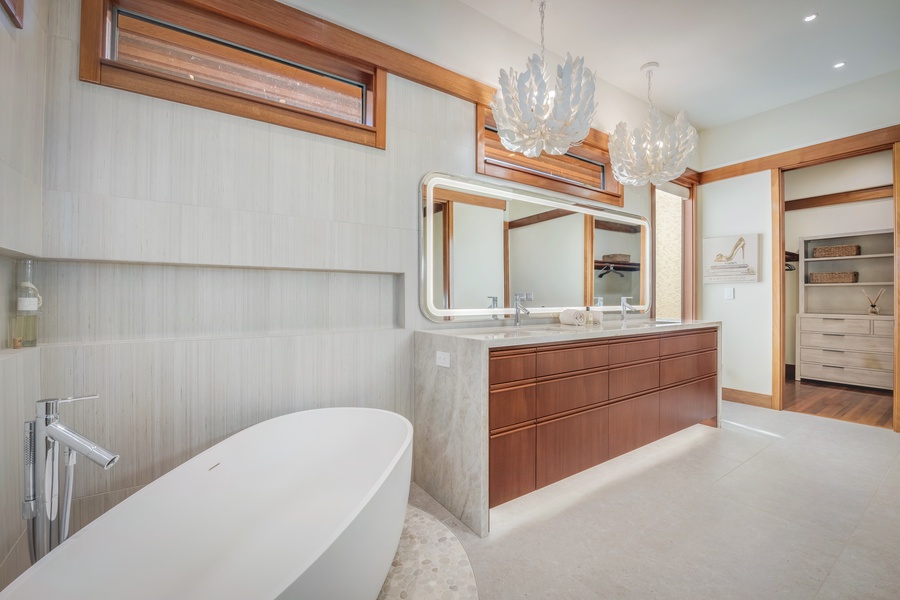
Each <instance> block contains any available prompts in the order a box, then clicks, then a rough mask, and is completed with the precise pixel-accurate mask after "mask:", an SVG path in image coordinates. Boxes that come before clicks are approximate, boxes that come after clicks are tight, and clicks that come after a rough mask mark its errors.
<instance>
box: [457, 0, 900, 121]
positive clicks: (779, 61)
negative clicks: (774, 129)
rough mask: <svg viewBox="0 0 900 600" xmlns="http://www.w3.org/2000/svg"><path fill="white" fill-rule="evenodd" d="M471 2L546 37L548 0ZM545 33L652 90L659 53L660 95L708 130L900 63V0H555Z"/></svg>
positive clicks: (551, 44) (557, 49) (601, 71)
mask: <svg viewBox="0 0 900 600" xmlns="http://www.w3.org/2000/svg"><path fill="white" fill-rule="evenodd" d="M460 1H461V2H463V3H464V4H467V5H468V6H470V7H471V8H473V9H475V10H477V11H478V12H480V13H483V14H484V15H485V16H487V17H489V18H490V19H493V20H495V21H497V22H499V23H502V24H503V25H505V26H506V27H508V28H509V29H511V30H513V31H515V32H516V33H519V34H520V35H522V36H524V37H526V38H528V39H530V40H533V41H534V42H536V43H539V42H540V14H539V12H538V6H539V2H538V1H537V0H460ZM811 13H818V15H819V16H818V18H817V19H815V20H814V21H812V22H810V23H805V22H804V21H803V18H804V17H805V16H806V15H808V14H811ZM545 37H546V47H547V49H548V50H550V51H552V52H554V53H556V54H558V55H561V56H565V54H566V52H570V53H571V54H573V55H576V56H584V57H585V64H586V66H588V67H589V68H590V69H592V70H593V71H595V72H596V74H597V76H598V77H600V78H601V79H605V80H606V81H608V82H609V83H611V84H613V85H614V86H616V87H618V88H621V89H623V90H625V91H627V92H629V93H631V94H633V95H634V96H637V97H639V98H641V99H646V96H647V80H646V77H644V76H643V75H642V74H641V72H640V67H641V65H642V64H644V63H646V62H648V61H657V62H659V63H660V68H659V69H658V70H657V71H656V73H655V75H654V76H653V103H654V105H656V106H657V107H659V108H660V109H662V110H663V111H664V112H666V113H669V114H671V115H674V114H676V113H677V112H678V111H680V110H686V111H688V116H689V118H690V120H691V123H692V124H693V125H694V126H695V127H697V128H698V129H706V128H710V127H715V126H718V125H722V124H725V123H730V122H732V121H736V120H739V119H742V118H745V117H749V116H751V115H754V114H757V113H761V112H765V111H767V110H771V109H773V108H777V107H779V106H784V105H786V104H790V103H792V102H796V101H799V100H803V99H804V98H809V97H811V96H815V95H818V94H822V93H825V92H828V91H830V90H833V89H836V88H840V87H843V86H846V85H850V84H853V83H856V82H859V81H863V80H865V79H869V78H872V77H876V76H878V75H882V74H884V73H889V72H891V71H895V70H898V69H900V0H743V1H739V0H549V2H548V4H547V9H546V19H545ZM525 58H526V57H525V56H523V57H522V64H521V65H512V66H513V68H515V69H516V70H521V69H522V68H524V66H525ZM838 61H844V62H846V63H847V64H846V66H845V67H843V68H842V69H835V68H833V65H834V64H835V63H836V62H838ZM507 66H508V65H507ZM498 68H499V67H498ZM898 102H900V99H898Z"/></svg>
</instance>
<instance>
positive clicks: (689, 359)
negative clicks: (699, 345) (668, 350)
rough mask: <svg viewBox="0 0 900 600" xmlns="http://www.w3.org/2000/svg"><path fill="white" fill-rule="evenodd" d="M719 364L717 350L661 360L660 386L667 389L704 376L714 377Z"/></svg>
mask: <svg viewBox="0 0 900 600" xmlns="http://www.w3.org/2000/svg"><path fill="white" fill-rule="evenodd" d="M717 362H718V353H717V352H716V351H715V350H711V351H708V352H701V353H700V354H688V355H686V356H679V357H677V358H667V359H665V360H661V361H659V385H660V386H663V387H665V386H669V385H672V384H674V383H679V382H681V381H688V380H691V379H696V378H697V377H702V376H703V375H712V374H713V373H715V372H716V370H717V369H716V367H717V366H718V365H717V364H716V363H717Z"/></svg>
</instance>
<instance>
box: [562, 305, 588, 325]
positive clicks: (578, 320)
mask: <svg viewBox="0 0 900 600" xmlns="http://www.w3.org/2000/svg"><path fill="white" fill-rule="evenodd" d="M586 321H587V313H586V312H585V311H583V310H577V309H574V308H567V309H566V310H564V311H562V312H561V313H559V322H560V323H562V324H563V325H584V324H585V322H586Z"/></svg>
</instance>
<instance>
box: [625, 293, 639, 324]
mask: <svg viewBox="0 0 900 600" xmlns="http://www.w3.org/2000/svg"><path fill="white" fill-rule="evenodd" d="M633 299H634V296H622V320H623V321H624V320H625V315H627V314H628V311H629V310H634V311H636V310H637V307H635V306H632V305H631V304H628V301H629V300H633Z"/></svg>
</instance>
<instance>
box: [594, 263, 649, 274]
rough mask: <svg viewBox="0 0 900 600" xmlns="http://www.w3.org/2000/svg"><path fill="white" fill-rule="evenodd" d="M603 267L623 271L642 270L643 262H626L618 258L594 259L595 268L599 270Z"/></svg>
mask: <svg viewBox="0 0 900 600" xmlns="http://www.w3.org/2000/svg"><path fill="white" fill-rule="evenodd" d="M602 269H609V270H616V271H623V272H633V271H640V270H641V263H636V262H625V261H618V260H595V261H594V270H595V271H599V270H602Z"/></svg>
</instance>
